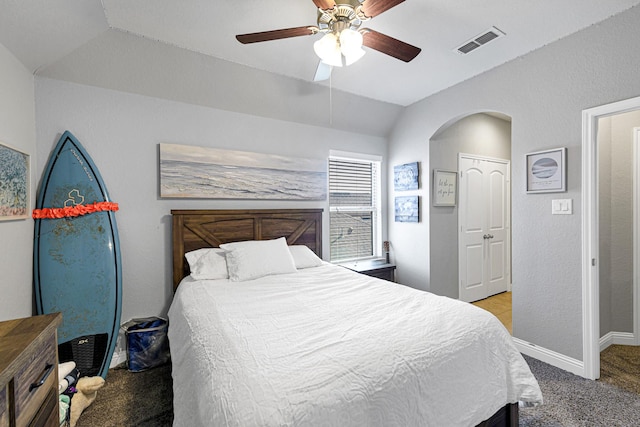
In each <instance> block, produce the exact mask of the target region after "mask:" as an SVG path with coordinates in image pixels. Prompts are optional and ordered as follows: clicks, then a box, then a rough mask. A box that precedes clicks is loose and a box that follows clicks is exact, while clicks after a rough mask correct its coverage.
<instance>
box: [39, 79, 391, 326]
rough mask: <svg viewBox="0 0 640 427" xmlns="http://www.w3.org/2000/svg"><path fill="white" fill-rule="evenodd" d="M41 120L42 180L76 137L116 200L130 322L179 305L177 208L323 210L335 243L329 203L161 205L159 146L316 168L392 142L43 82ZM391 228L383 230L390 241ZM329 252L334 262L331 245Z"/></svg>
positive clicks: (166, 202)
mask: <svg viewBox="0 0 640 427" xmlns="http://www.w3.org/2000/svg"><path fill="white" fill-rule="evenodd" d="M36 118H37V150H38V154H39V155H38V163H37V165H36V164H34V169H35V176H36V177H38V179H39V177H40V175H41V174H42V171H43V169H44V165H45V162H46V161H47V158H48V156H49V153H50V152H51V150H52V149H53V147H54V145H55V144H56V142H57V140H58V138H59V137H60V135H61V134H62V132H64V131H65V130H69V131H71V132H72V133H73V134H74V135H75V136H76V137H77V138H78V140H79V141H80V143H81V144H82V145H83V146H84V147H85V148H86V150H87V151H88V153H89V155H90V156H91V157H92V158H93V160H94V162H95V163H96V165H97V167H98V168H99V169H100V173H101V175H102V177H103V179H104V180H105V183H106V185H107V188H108V190H109V194H110V196H111V198H112V199H113V201H115V202H117V203H118V204H119V206H120V210H119V211H118V213H117V214H116V218H117V221H118V229H119V235H120V244H121V250H122V270H123V305H122V318H123V321H124V320H127V319H130V318H132V317H141V316H150V315H158V314H165V313H166V310H167V309H168V305H169V303H170V302H171V299H172V296H173V293H172V285H171V256H170V255H171V241H170V228H171V223H170V220H171V218H170V211H171V209H191V208H194V209H198V208H201V209H242V208H267V209H268V208H293V207H301V208H316V207H320V208H324V209H325V215H324V220H325V221H324V229H323V230H324V232H325V239H324V240H325V241H328V231H329V227H328V205H327V202H323V201H312V202H299V201H251V200H175V199H173V200H172V199H160V198H159V195H158V144H159V143H161V142H166V143H175V144H187V145H200V146H207V147H217V148H226V149H233V150H241V151H253V152H259V153H269V154H283V155H286V156H292V157H307V158H317V159H326V158H327V157H328V155H329V150H331V149H334V150H342V151H351V152H359V153H366V154H375V155H380V156H385V157H386V152H387V141H386V139H384V138H381V137H374V136H370V135H362V134H357V133H349V132H344V131H339V130H332V129H327V128H320V127H314V126H309V125H303V124H296V123H292V122H285V121H281V120H274V119H268V118H263V117H256V116H251V115H246V114H241V113H235V112H230V111H225V110H219V109H214V108H210V107H203V106H198V105H191V104H185V103H182V102H177V101H169V100H164V99H159V98H152V97H148V96H143V95H137V94H131V93H125V92H120V91H115V90H111V89H101V88H97V87H93V86H86V85H81V84H76V83H69V82H63V81H59V80H52V79H47V78H41V77H38V78H36ZM383 170H384V171H386V168H385V166H384V165H383ZM382 179H383V182H384V180H385V179H386V173H385V172H383V176H382ZM383 203H386V191H385V192H384V193H383ZM386 228H387V226H386V223H384V224H383V230H384V231H385V233H383V237H386ZM323 249H324V252H325V258H327V259H328V251H329V246H328V245H325V247H324V248H323Z"/></svg>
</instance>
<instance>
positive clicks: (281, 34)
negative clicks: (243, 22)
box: [236, 25, 318, 44]
mask: <svg viewBox="0 0 640 427" xmlns="http://www.w3.org/2000/svg"><path fill="white" fill-rule="evenodd" d="M317 32H318V27H314V26H312V25H311V26H306V27H295V28H283V29H282V30H272V31H262V32H260V33H249V34H238V35H237V36H236V39H238V41H239V42H240V43H242V44H247V43H256V42H266V41H269V40H279V39H287V38H289V37H299V36H310V35H312V34H315V33H317Z"/></svg>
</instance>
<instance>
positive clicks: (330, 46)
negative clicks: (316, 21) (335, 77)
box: [313, 33, 342, 67]
mask: <svg viewBox="0 0 640 427" xmlns="http://www.w3.org/2000/svg"><path fill="white" fill-rule="evenodd" d="M313 50H314V51H315V53H316V55H318V57H319V58H320V59H321V60H322V62H324V63H325V64H328V65H332V66H334V67H342V53H341V52H340V45H339V44H338V37H336V35H335V34H333V33H327V34H325V35H324V36H323V37H322V38H321V39H320V40H318V41H316V42H315V43H314V44H313Z"/></svg>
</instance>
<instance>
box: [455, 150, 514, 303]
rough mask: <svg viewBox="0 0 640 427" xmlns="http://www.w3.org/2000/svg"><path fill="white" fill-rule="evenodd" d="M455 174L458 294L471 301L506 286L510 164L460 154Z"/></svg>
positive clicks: (493, 293)
mask: <svg viewBox="0 0 640 427" xmlns="http://www.w3.org/2000/svg"><path fill="white" fill-rule="evenodd" d="M459 177H460V185H459V191H460V197H459V206H458V224H459V226H460V230H459V235H458V254H459V258H458V259H459V276H460V293H459V298H460V299H461V300H463V301H467V302H471V301H477V300H480V299H483V298H487V297H488V296H491V295H495V294H498V293H500V292H504V291H506V290H507V289H508V287H509V281H510V265H511V261H510V256H511V251H510V233H509V222H510V220H509V181H510V180H509V162H508V161H505V160H492V159H485V158H479V157H473V156H469V155H463V154H461V155H460V158H459Z"/></svg>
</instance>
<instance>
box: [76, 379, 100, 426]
mask: <svg viewBox="0 0 640 427" xmlns="http://www.w3.org/2000/svg"><path fill="white" fill-rule="evenodd" d="M103 385H104V378H102V377H82V378H80V379H78V382H77V383H76V390H78V392H77V393H75V394H74V395H73V397H72V398H71V427H75V425H76V423H77V422H78V418H80V414H82V411H84V410H85V409H86V408H87V407H88V406H89V405H91V404H92V403H93V401H94V400H96V396H97V394H98V390H99V389H100V388H101V387H102V386H103Z"/></svg>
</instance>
